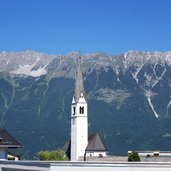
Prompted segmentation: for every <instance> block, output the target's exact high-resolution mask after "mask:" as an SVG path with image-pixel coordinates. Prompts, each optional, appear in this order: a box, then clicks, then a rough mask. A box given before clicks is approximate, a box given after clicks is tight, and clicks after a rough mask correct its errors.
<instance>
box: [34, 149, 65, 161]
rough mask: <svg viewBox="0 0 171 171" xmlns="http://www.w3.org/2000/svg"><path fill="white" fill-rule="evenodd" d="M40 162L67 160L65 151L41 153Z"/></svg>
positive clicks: (38, 154) (39, 153) (39, 154)
mask: <svg viewBox="0 0 171 171" xmlns="http://www.w3.org/2000/svg"><path fill="white" fill-rule="evenodd" d="M37 156H38V158H39V160H56V161H62V160H66V158H65V153H64V151H63V150H61V149H58V150H54V151H40V152H38V153H37Z"/></svg>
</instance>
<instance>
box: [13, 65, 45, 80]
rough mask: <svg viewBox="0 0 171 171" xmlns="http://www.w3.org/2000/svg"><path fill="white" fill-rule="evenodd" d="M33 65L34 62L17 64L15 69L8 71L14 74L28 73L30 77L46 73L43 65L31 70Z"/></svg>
mask: <svg viewBox="0 0 171 171" xmlns="http://www.w3.org/2000/svg"><path fill="white" fill-rule="evenodd" d="M34 66H35V63H34V64H32V65H28V64H27V65H24V66H19V68H18V69H17V70H14V71H11V72H10V73H12V74H16V75H29V76H32V77H39V76H41V75H45V74H46V73H47V71H46V69H45V67H40V68H39V69H37V70H32V69H33V68H34Z"/></svg>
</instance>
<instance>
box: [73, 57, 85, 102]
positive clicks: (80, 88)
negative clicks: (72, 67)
mask: <svg viewBox="0 0 171 171" xmlns="http://www.w3.org/2000/svg"><path fill="white" fill-rule="evenodd" d="M81 93H83V95H85V92H84V85H83V76H82V70H81V57H80V58H79V60H78V66H77V73H76V81H75V90H74V98H75V101H76V102H78V100H79V98H80V96H81Z"/></svg>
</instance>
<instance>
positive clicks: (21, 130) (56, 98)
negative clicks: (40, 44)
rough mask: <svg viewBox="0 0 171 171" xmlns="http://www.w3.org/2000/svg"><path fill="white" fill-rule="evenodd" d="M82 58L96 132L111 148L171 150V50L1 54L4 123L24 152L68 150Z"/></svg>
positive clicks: (111, 150)
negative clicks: (72, 111)
mask: <svg viewBox="0 0 171 171" xmlns="http://www.w3.org/2000/svg"><path fill="white" fill-rule="evenodd" d="M80 56H81V61H82V71H83V78H84V86H85V92H86V96H87V100H88V111H89V114H88V115H89V132H91V133H93V132H98V133H99V134H100V136H101V137H102V139H103V141H104V143H105V145H106V147H107V148H108V150H109V154H115V155H126V154H127V151H128V150H171V143H170V142H171V124H170V123H171V77H170V75H171V51H168V52H146V51H128V52H127V53H124V54H120V55H109V54H105V53H99V52H98V53H91V54H79V53H78V52H70V53H68V54H66V55H62V54H61V55H49V54H45V53H39V52H35V51H30V50H28V51H23V52H5V51H4V52H0V127H2V128H5V129H7V130H8V131H9V132H10V133H11V134H12V135H13V136H14V137H16V139H18V141H19V142H20V143H21V144H23V157H24V158H29V159H33V158H35V157H36V153H37V152H38V151H40V150H49V149H57V148H62V147H63V145H64V144H65V143H66V141H67V140H68V139H69V138H70V107H71V100H72V95H73V90H74V82H75V73H76V68H77V61H78V58H79V57H80Z"/></svg>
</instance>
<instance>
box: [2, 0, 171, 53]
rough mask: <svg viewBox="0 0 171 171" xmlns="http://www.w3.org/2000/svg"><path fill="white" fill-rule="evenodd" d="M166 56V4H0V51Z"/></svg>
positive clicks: (108, 0) (165, 0)
mask: <svg viewBox="0 0 171 171" xmlns="http://www.w3.org/2000/svg"><path fill="white" fill-rule="evenodd" d="M24 50H34V51H38V52H45V53H48V54H66V53H68V52H70V51H81V53H92V52H105V53H108V54H121V53H125V52H126V51H128V50H139V51H169V50H171V0H0V51H24Z"/></svg>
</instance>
